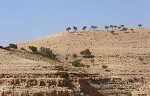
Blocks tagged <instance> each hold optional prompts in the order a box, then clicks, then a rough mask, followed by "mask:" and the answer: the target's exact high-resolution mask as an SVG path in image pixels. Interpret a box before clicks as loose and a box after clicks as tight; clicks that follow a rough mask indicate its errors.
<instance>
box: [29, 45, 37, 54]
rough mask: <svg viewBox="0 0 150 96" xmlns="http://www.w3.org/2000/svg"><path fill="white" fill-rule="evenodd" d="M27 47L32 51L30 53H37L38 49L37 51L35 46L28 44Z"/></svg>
mask: <svg viewBox="0 0 150 96" xmlns="http://www.w3.org/2000/svg"><path fill="white" fill-rule="evenodd" d="M29 49H30V50H31V51H32V53H34V54H37V53H38V51H37V47H34V46H29Z"/></svg>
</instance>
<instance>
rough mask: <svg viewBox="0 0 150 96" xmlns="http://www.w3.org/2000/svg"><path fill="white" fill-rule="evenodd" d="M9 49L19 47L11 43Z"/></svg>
mask: <svg viewBox="0 0 150 96" xmlns="http://www.w3.org/2000/svg"><path fill="white" fill-rule="evenodd" d="M8 48H14V49H17V48H18V47H17V45H16V44H13V43H11V44H9V45H8Z"/></svg>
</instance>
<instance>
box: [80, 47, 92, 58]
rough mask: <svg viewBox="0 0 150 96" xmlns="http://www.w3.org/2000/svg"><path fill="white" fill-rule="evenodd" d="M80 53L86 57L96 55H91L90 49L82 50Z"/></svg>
mask: <svg viewBox="0 0 150 96" xmlns="http://www.w3.org/2000/svg"><path fill="white" fill-rule="evenodd" d="M80 54H81V55H83V57H86V58H93V57H94V56H93V55H91V54H92V52H91V51H90V50H89V49H85V50H83V51H82V52H80Z"/></svg>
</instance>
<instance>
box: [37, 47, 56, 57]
mask: <svg viewBox="0 0 150 96" xmlns="http://www.w3.org/2000/svg"><path fill="white" fill-rule="evenodd" d="M39 54H40V55H42V56H44V57H47V58H50V59H53V60H56V59H57V58H56V55H55V54H54V53H53V51H52V50H50V49H49V48H45V47H41V48H40V50H39Z"/></svg>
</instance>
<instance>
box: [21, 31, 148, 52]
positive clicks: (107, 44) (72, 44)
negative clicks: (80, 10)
mask: <svg viewBox="0 0 150 96" xmlns="http://www.w3.org/2000/svg"><path fill="white" fill-rule="evenodd" d="M149 34H150V29H134V30H133V31H131V30H127V31H120V30H115V34H113V33H111V31H110V30H109V31H106V30H91V31H81V32H69V33H68V32H64V33H58V34H54V35H51V36H47V37H44V38H41V39H38V40H34V41H29V42H24V43H18V46H19V47H25V48H28V46H29V45H34V46H37V47H41V46H44V47H49V48H51V49H52V50H54V51H56V52H57V53H60V54H71V53H77V52H80V51H81V50H84V49H87V48H88V49H91V50H93V52H94V54H97V53H101V50H102V51H105V50H107V49H108V50H111V51H112V50H114V51H115V50H117V51H118V50H122V51H123V50H126V49H127V48H128V49H130V50H132V49H133V48H135V49H134V50H136V49H137V48H138V50H139V49H140V50H142V49H143V50H145V51H146V50H147V49H148V48H150V43H149V41H150V35H149ZM109 53H110V52H109Z"/></svg>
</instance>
